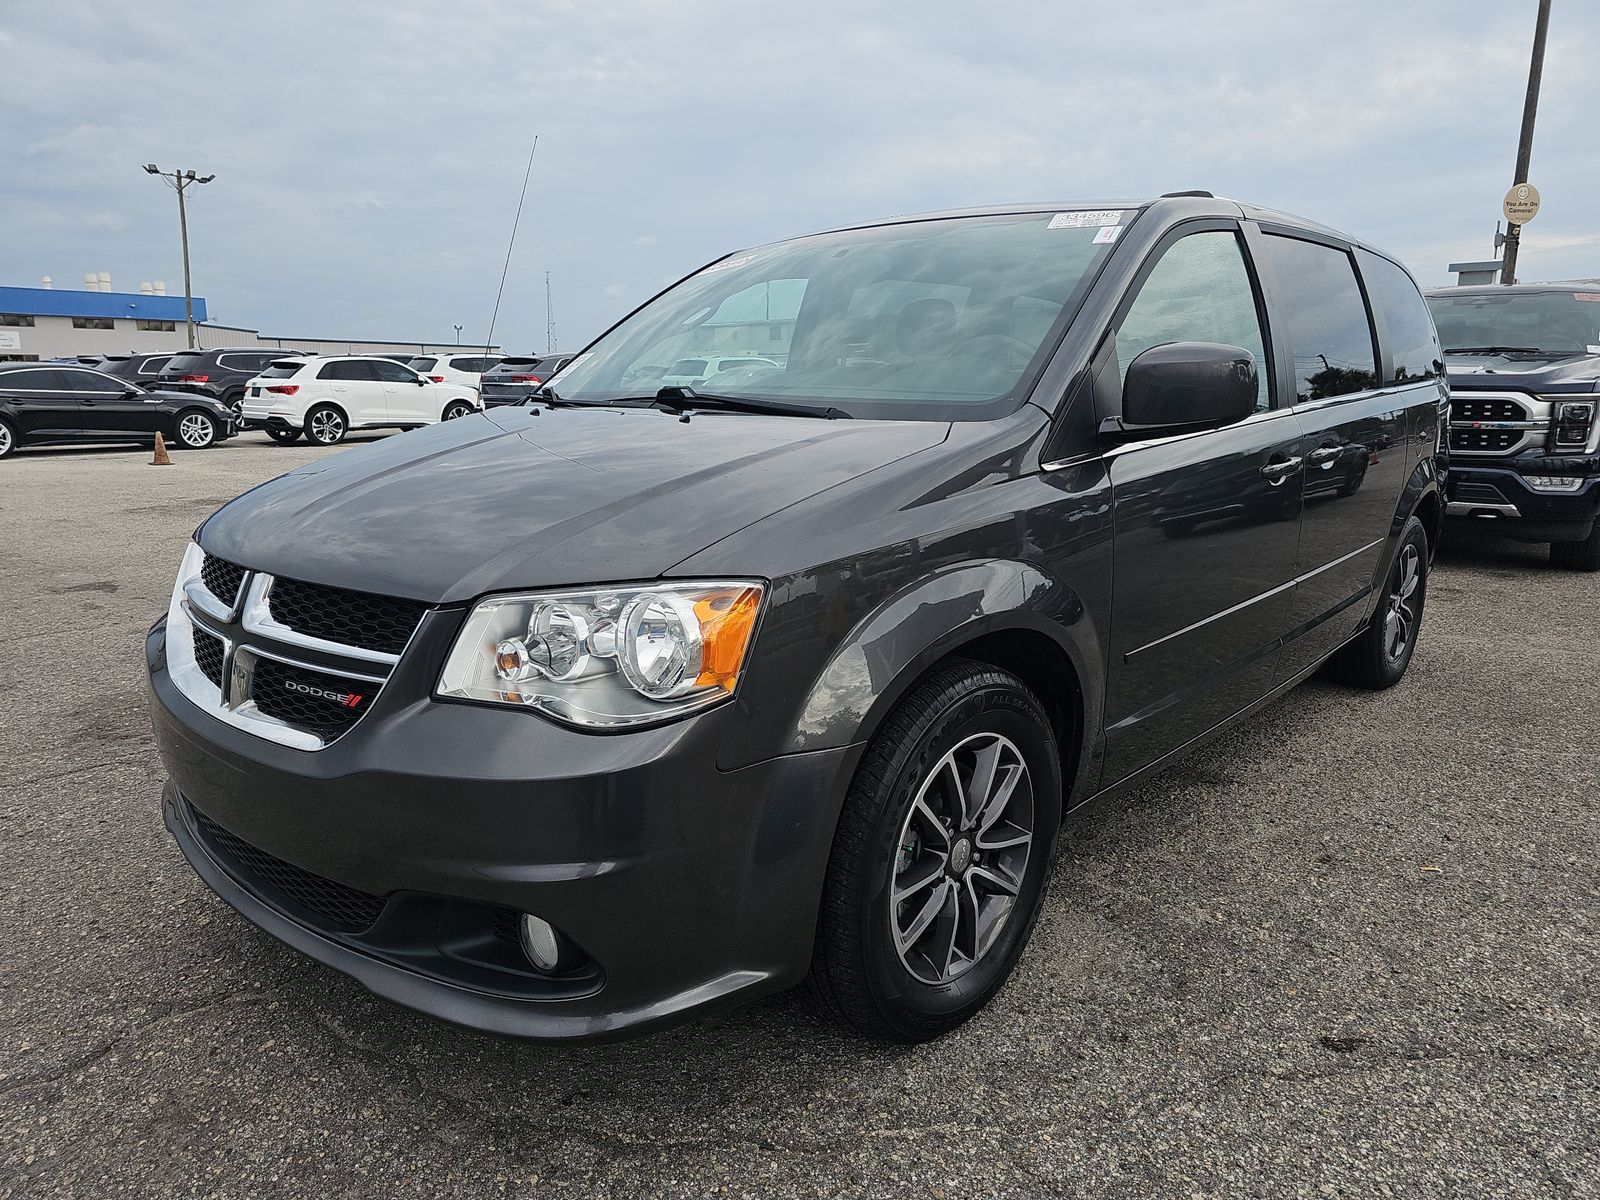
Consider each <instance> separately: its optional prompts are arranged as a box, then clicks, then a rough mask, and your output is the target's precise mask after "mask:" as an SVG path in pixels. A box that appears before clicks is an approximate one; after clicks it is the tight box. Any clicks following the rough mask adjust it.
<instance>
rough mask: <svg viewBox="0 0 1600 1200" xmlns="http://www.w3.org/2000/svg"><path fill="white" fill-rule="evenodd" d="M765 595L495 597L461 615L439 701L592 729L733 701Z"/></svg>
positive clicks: (652, 590)
mask: <svg viewBox="0 0 1600 1200" xmlns="http://www.w3.org/2000/svg"><path fill="white" fill-rule="evenodd" d="M764 591H765V588H764V587H763V585H762V584H759V583H752V582H747V581H734V582H713V583H663V584H655V585H650V586H636V587H615V588H595V589H592V590H589V591H581V592H535V593H529V594H526V595H515V596H495V597H492V598H490V599H488V600H485V601H483V602H482V603H480V604H479V605H478V606H477V608H475V609H473V610H472V614H471V615H470V616H469V617H468V618H467V623H466V625H465V626H463V628H462V630H461V634H460V636H459V637H457V638H456V644H455V645H454V646H453V647H452V648H451V651H450V657H449V658H448V659H447V660H446V662H445V667H444V673H443V674H442V675H441V676H440V678H439V688H438V694H439V695H440V696H446V697H455V698H458V699H464V700H484V701H488V702H490V703H493V704H510V705H515V706H517V707H520V708H534V709H538V710H539V711H540V712H543V713H547V714H549V715H550V716H552V717H555V718H556V719H557V720H560V721H565V722H567V723H569V724H572V725H582V726H586V727H590V728H618V727H623V726H628V725H645V724H653V723H656V722H660V721H664V720H670V719H672V718H674V717H678V716H682V715H684V714H686V713H690V712H694V711H696V710H698V709H702V708H705V707H707V706H709V705H712V704H715V703H716V702H717V701H719V700H723V699H726V698H727V697H728V696H731V695H732V694H733V690H734V688H735V687H736V686H737V685H738V682H739V673H740V671H741V670H742V669H743V666H744V659H745V651H746V650H747V649H748V648H749V645H750V638H751V635H752V634H753V633H754V632H755V626H756V617H757V615H758V614H759V613H760V611H761V599H762V596H763V594H764Z"/></svg>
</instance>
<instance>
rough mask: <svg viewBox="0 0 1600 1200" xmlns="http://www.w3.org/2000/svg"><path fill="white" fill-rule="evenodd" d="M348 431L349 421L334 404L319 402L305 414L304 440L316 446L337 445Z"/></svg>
mask: <svg viewBox="0 0 1600 1200" xmlns="http://www.w3.org/2000/svg"><path fill="white" fill-rule="evenodd" d="M349 432H350V424H349V421H348V420H347V419H346V417H345V415H344V412H343V410H341V409H339V408H338V407H336V406H335V405H332V404H319V405H317V406H316V407H315V408H313V409H312V410H311V411H310V412H308V413H307V414H306V427H305V435H306V440H307V441H309V442H314V443H315V444H316V445H318V446H337V445H338V444H339V443H340V442H342V441H344V438H345V434H347V433H349Z"/></svg>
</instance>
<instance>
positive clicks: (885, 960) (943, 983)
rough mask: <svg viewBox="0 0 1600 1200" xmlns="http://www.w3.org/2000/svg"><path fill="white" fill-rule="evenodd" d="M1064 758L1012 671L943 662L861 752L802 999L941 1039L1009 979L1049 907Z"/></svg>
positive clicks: (905, 1034) (856, 1022)
mask: <svg viewBox="0 0 1600 1200" xmlns="http://www.w3.org/2000/svg"><path fill="white" fill-rule="evenodd" d="M1060 825H1061V763H1060V758H1059V752H1058V748H1057V745H1056V738H1055V732H1054V729H1053V728H1052V726H1051V724H1050V720H1049V718H1048V717H1047V716H1046V715H1045V712H1044V710H1043V708H1042V707H1041V706H1040V704H1039V701H1038V700H1037V699H1036V698H1035V697H1034V695H1033V693H1032V692H1031V691H1029V690H1028V687H1027V685H1026V684H1024V683H1023V682H1022V681H1021V680H1020V679H1018V678H1017V677H1016V676H1014V675H1012V674H1011V673H1009V672H1007V671H1001V670H999V669H997V668H994V667H990V666H987V665H985V664H982V663H975V662H952V663H950V664H949V665H947V666H944V667H941V668H939V669H938V670H936V671H935V672H934V673H933V674H931V675H929V676H928V677H927V678H926V679H924V680H923V681H922V682H921V683H919V684H917V685H916V687H914V688H913V689H912V690H911V692H910V693H909V694H908V695H907V696H906V698H905V699H904V700H902V701H901V703H900V705H899V706H898V707H897V708H896V709H895V711H894V712H893V713H891V714H890V715H889V717H888V719H887V720H886V721H885V722H884V725H883V727H882V729H881V730H880V731H879V733H878V735H877V736H876V737H875V738H874V739H873V742H872V744H871V746H869V747H868V749H867V753H866V755H865V756H864V757H863V759H862V761H861V766H860V768H859V769H858V770H857V772H856V776H855V779H854V780H853V781H852V783H851V785H850V791H849V793H848V795H847V797H846V799H845V805H844V811H843V813H842V814H841V816H840V819H839V828H838V831H837V833H836V834H835V837H834V842H833V851H832V854H831V856H830V858H829V862H828V874H827V880H826V883H825V886H824V891H823V898H822V908H821V912H820V914H819V918H818V922H817V940H816V948H815V951H814V954H813V958H812V966H811V977H810V979H809V981H808V989H809V991H810V993H811V996H812V998H813V1000H814V1001H816V1002H817V1003H818V1004H819V1005H820V1006H821V1007H823V1008H824V1009H825V1010H827V1011H829V1012H830V1013H832V1014H833V1015H835V1016H836V1017H838V1018H840V1019H842V1020H843V1021H845V1022H847V1023H848V1024H850V1025H852V1026H854V1027H855V1028H856V1029H858V1030H860V1031H861V1032H863V1033H867V1034H871V1035H873V1036H876V1037H882V1038H887V1039H891V1040H894V1041H901V1042H920V1041H926V1040H928V1039H930V1038H934V1037H938V1036H939V1035H940V1034H942V1033H945V1032H947V1031H949V1030H951V1029H954V1028H955V1027H956V1026H958V1025H960V1024H961V1023H962V1022H964V1021H966V1020H967V1019H968V1018H970V1017H971V1016H973V1014H975V1013H976V1012H977V1011H978V1010H979V1009H981V1008H982V1007H983V1006H984V1005H985V1004H987V1003H988V1002H989V999H990V998H991V997H992V996H993V995H994V993H995V992H996V991H998V990H999V988H1000V986H1001V985H1002V984H1003V983H1004V982H1005V981H1006V978H1007V977H1008V976H1009V975H1010V974H1011V970H1012V968H1013V967H1015V966H1016V963H1017V960H1018V958H1019V957H1020V956H1021V954H1022V949H1023V947H1024V946H1025V945H1026V944H1027V940H1028V935H1029V933H1030V932H1031V931H1032V929H1033V924H1034V921H1035V919H1036V918H1037V917H1038V914H1039V908H1040V905H1041V903H1042V901H1043V898H1044V889H1045V880H1046V877H1047V876H1048V874H1049V871H1050V863H1051V859H1052V858H1053V856H1054V854H1055V846H1056V835H1057V832H1058V830H1059V828H1060Z"/></svg>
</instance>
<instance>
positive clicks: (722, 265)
mask: <svg viewBox="0 0 1600 1200" xmlns="http://www.w3.org/2000/svg"><path fill="white" fill-rule="evenodd" d="M755 258H756V256H755V255H754V254H741V255H740V256H739V257H738V258H725V259H723V260H722V261H721V262H719V263H712V264H711V265H710V266H709V267H707V268H706V269H705V270H704V271H701V272H700V274H702V275H709V274H711V272H713V271H730V270H732V269H733V268H734V267H742V266H744V265H745V263H748V262H754V261H755Z"/></svg>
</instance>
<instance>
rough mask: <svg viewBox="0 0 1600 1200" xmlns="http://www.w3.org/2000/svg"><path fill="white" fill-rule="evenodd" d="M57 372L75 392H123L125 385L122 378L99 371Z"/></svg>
mask: <svg viewBox="0 0 1600 1200" xmlns="http://www.w3.org/2000/svg"><path fill="white" fill-rule="evenodd" d="M56 374H57V375H58V376H60V378H61V379H62V381H63V382H64V384H65V386H66V387H67V388H68V389H69V390H71V391H74V392H92V393H94V394H95V395H99V396H117V395H121V394H122V388H123V385H122V383H121V381H120V380H116V379H112V378H111V377H110V376H109V375H102V374H100V373H99V372H98V371H58V372H56Z"/></svg>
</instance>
